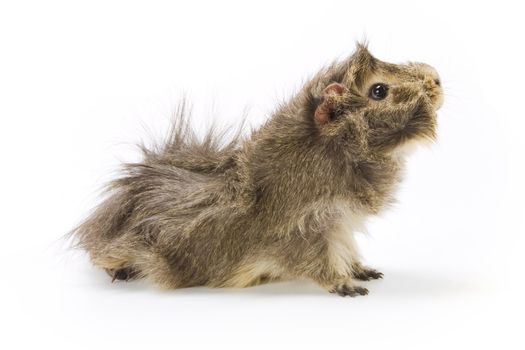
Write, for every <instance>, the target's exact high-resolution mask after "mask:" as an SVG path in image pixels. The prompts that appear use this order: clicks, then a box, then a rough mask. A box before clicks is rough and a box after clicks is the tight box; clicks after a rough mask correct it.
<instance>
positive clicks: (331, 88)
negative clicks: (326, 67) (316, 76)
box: [323, 83, 346, 96]
mask: <svg viewBox="0 0 525 350" xmlns="http://www.w3.org/2000/svg"><path fill="white" fill-rule="evenodd" d="M345 90H346V87H345V86H344V85H343V84H339V83H332V84H330V85H328V86H327V87H325V88H324V90H323V95H325V96H326V95H339V96H341V95H342V94H343V92H345Z"/></svg>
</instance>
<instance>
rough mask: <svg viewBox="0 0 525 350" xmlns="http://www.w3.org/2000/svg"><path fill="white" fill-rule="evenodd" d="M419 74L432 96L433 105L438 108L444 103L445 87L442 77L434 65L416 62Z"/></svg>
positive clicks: (427, 91)
mask: <svg viewBox="0 0 525 350" xmlns="http://www.w3.org/2000/svg"><path fill="white" fill-rule="evenodd" d="M414 66H415V68H416V69H417V75H418V76H419V77H420V79H422V80H423V82H424V86H425V90H426V93H427V95H428V96H429V97H430V98H431V100H432V102H433V105H434V107H435V109H436V110H438V109H439V108H440V107H441V106H442V105H443V89H442V87H441V79H440V77H439V74H438V72H437V71H436V69H435V68H434V67H432V66H431V65H428V64H426V63H415V64H414Z"/></svg>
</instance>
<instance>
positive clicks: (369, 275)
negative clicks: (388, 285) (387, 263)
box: [354, 269, 384, 281]
mask: <svg viewBox="0 0 525 350" xmlns="http://www.w3.org/2000/svg"><path fill="white" fill-rule="evenodd" d="M383 276H384V275H383V273H382V272H379V271H377V270H374V269H361V270H358V271H356V272H355V273H354V278H356V279H358V280H361V281H370V280H377V279H381V278H383Z"/></svg>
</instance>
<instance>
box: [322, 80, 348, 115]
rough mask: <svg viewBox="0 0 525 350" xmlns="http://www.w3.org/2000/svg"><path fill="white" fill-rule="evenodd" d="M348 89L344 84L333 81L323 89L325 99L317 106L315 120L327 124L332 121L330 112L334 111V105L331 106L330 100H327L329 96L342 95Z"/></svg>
mask: <svg viewBox="0 0 525 350" xmlns="http://www.w3.org/2000/svg"><path fill="white" fill-rule="evenodd" d="M345 90H346V87H345V86H344V85H343V84H339V83H331V84H330V85H328V86H327V87H325V89H324V90H323V98H324V101H323V102H322V103H321V104H320V105H319V106H317V108H316V110H315V113H314V118H315V121H316V122H317V123H318V124H320V125H323V124H326V123H328V122H329V121H330V113H331V112H332V106H330V104H329V102H328V101H327V100H326V98H327V97H329V96H334V95H337V96H341V95H342V94H343V93H344V92H345Z"/></svg>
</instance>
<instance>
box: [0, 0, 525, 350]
mask: <svg viewBox="0 0 525 350" xmlns="http://www.w3.org/2000/svg"><path fill="white" fill-rule="evenodd" d="M515 3H517V2H515ZM513 4H514V3H510V2H509V3H507V2H504V1H498V2H494V3H486V4H485V3H481V2H472V4H464V3H463V2H459V1H454V2H451V3H445V2H443V1H439V2H435V3H433V4H427V5H425V4H424V3H423V2H416V1H414V2H403V1H387V2H380V1H371V2H364V1H361V2H359V4H353V3H352V2H351V1H340V2H335V1H316V2H313V3H307V2H300V3H299V2H298V3H297V4H291V3H286V4H285V3H283V2H280V1H279V2H273V1H264V2H262V1H261V2H259V3H257V4H255V3H254V4H252V3H248V2H239V3H232V2H224V1H216V2H211V1H210V2H207V3H204V2H198V1H191V2H189V1H188V2H187V3H186V4H177V3H176V2H169V1H166V2H157V1H147V2H146V1H145V2H143V3H137V2H133V1H121V2H113V1H89V2H83V3H80V2H73V1H62V2H59V1H34V2H26V1H12V2H2V3H1V4H0V50H1V53H0V118H1V126H0V146H1V148H0V149H1V159H2V166H1V171H0V177H1V183H2V192H1V199H2V200H1V204H0V205H1V206H2V207H1V211H0V212H1V223H2V229H1V236H0V237H1V238H0V239H1V244H0V261H1V266H2V269H3V271H2V280H1V282H0V283H1V287H0V303H1V305H0V306H1V309H0V310H1V311H0V320H1V323H2V325H1V327H0V332H1V334H2V335H1V336H0V347H1V348H2V349H18V348H52V349H105V348H121V347H122V348H124V346H125V348H128V349H129V348H132V349H134V348H136V349H139V348H140V349H144V348H146V349H149V348H171V349H173V348H179V347H180V346H184V347H183V348H186V347H187V346H188V347H189V346H190V345H193V346H194V347H197V346H198V345H205V344H208V345H209V346H210V347H211V346H212V345H213V346H214V347H215V348H252V347H254V348H268V347H272V348H281V347H285V346H289V348H298V347H299V346H300V347H307V348H310V347H311V348H326V349H329V348H330V347H332V346H337V347H338V348H339V349H347V348H348V349H352V348H361V347H364V348H367V349H368V348H381V349H384V348H389V349H456V348H457V349H460V348H461V349H465V348H477V349H479V348H492V349H493V348H500V349H523V348H524V345H525V342H524V340H523V315H524V311H525V310H524V302H523V298H524V283H523V272H522V268H523V266H524V258H523V251H524V238H523V236H524V234H525V227H524V220H523V217H524V214H525V210H524V209H525V205H524V203H523V198H524V194H525V193H524V191H523V190H524V188H523V179H524V178H525V177H524V175H525V174H524V171H523V161H524V156H523V151H524V150H525V148H524V146H525V145H524V144H525V142H524V137H523V127H524V126H525V123H524V118H525V115H524V112H523V108H524V107H523V102H522V101H523V95H524V88H523V87H524V81H525V79H524V78H525V77H524V74H523V64H524V63H523V62H525V57H524V56H525V55H524V50H523V39H522V34H523V32H524V30H525V28H524V25H523V20H522V14H523V11H522V10H520V9H519V8H518V5H513ZM365 34H366V36H367V37H368V39H369V41H370V49H371V51H372V52H373V53H374V54H375V55H376V56H377V57H378V58H380V59H383V60H387V61H392V62H400V61H406V60H414V61H423V62H426V63H429V64H432V65H434V66H435V67H436V68H437V70H438V71H439V72H440V74H441V76H442V80H443V83H444V87H445V89H446V99H445V100H446V101H445V105H444V107H443V108H442V110H441V112H440V117H439V122H440V128H439V135H440V137H439V142H438V143H437V144H435V145H434V146H432V147H431V148H430V149H422V150H419V151H417V153H416V154H414V155H413V156H412V157H411V160H410V161H409V163H408V169H407V176H406V181H405V182H404V184H403V186H402V189H401V191H400V193H399V203H398V204H397V206H396V207H394V208H393V209H392V210H390V211H389V212H388V213H385V214H384V215H383V216H381V217H380V218H375V219H373V220H372V222H371V223H370V225H369V231H370V233H371V236H370V237H361V238H360V239H359V241H360V243H361V247H362V251H363V255H364V257H365V259H366V261H367V262H368V263H369V264H370V265H371V266H374V267H377V268H378V269H380V270H381V271H383V272H384V273H385V278H384V280H381V281H375V282H370V283H365V284H366V285H367V287H368V288H369V289H370V295H368V296H366V297H359V298H354V299H352V298H341V297H338V296H335V295H332V294H328V293H326V292H324V291H323V290H321V289H320V288H318V287H317V286H315V285H313V284H310V283H306V282H290V283H281V284H275V285H267V286H262V287H257V288H251V289H246V290H210V289H203V288H196V289H188V290H178V291H173V292H161V291H158V290H155V289H153V288H150V287H149V286H144V285H143V284H141V283H128V284H126V283H114V284H111V283H109V278H108V277H107V276H106V275H105V274H104V273H103V272H101V271H98V270H96V269H94V268H93V267H91V265H90V263H89V262H88V260H87V259H86V257H85V256H84V255H82V254H81V253H79V252H70V251H68V250H67V249H66V248H67V245H66V244H65V243H64V242H63V241H61V238H60V237H61V236H62V235H63V234H65V233H66V232H67V231H68V230H70V229H71V228H72V227H73V226H74V225H75V224H77V223H78V222H79V220H80V219H81V218H82V217H83V216H84V215H86V214H87V212H88V211H89V208H91V207H92V206H93V205H95V204H96V202H97V193H98V192H97V190H98V189H99V188H100V187H101V186H102V185H103V184H104V183H105V181H106V180H108V179H110V178H112V177H113V176H115V170H116V169H117V168H118V164H119V162H120V161H130V160H134V159H137V155H138V152H137V150H136V149H135V148H134V147H133V146H132V145H133V144H134V143H136V142H138V141H140V139H146V140H148V139H151V137H150V136H148V135H149V134H153V135H154V136H153V137H154V138H155V135H157V136H158V135H160V134H162V131H163V130H164V128H165V127H166V125H167V121H168V114H169V111H170V109H172V108H173V106H175V105H176V104H177V98H178V97H180V96H181V95H182V94H183V93H184V92H185V93H186V94H187V95H188V96H189V97H190V98H191V100H192V101H193V103H194V106H195V109H194V110H195V114H194V115H195V117H194V118H195V125H196V127H197V128H199V129H202V127H203V126H204V125H206V123H209V122H210V120H212V119H216V120H219V121H220V124H226V125H228V124H235V122H236V121H238V120H239V119H240V116H241V115H242V113H243V111H244V110H245V109H246V108H247V110H248V115H249V121H250V122H251V124H252V125H253V126H256V125H258V124H259V123H260V122H261V121H262V120H264V118H265V117H266V116H267V115H268V114H269V113H270V112H271V110H272V108H273V106H275V104H276V103H277V102H278V101H279V100H280V99H281V98H283V97H286V96H289V95H290V94H291V93H292V92H293V91H294V88H296V87H298V86H300V83H301V81H302V80H304V79H305V78H306V77H307V76H308V75H309V74H312V73H313V72H315V71H316V70H317V69H318V68H319V67H321V66H322V65H323V64H325V63H328V62H330V61H331V60H332V59H333V58H336V57H344V56H345V55H347V54H348V53H350V52H351V51H352V50H353V44H354V41H355V40H357V39H360V38H362V37H363V36H364V35H365ZM212 115H213V116H214V117H212ZM144 126H147V129H148V130H150V131H149V132H147V131H145V130H144ZM183 344H184V345H183Z"/></svg>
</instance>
